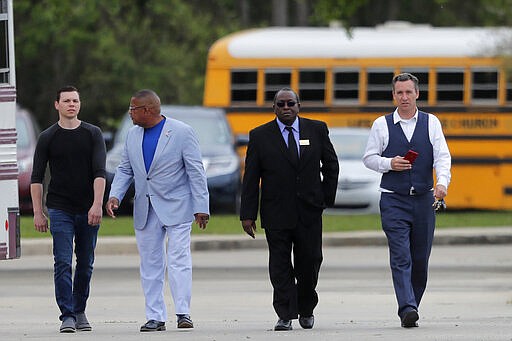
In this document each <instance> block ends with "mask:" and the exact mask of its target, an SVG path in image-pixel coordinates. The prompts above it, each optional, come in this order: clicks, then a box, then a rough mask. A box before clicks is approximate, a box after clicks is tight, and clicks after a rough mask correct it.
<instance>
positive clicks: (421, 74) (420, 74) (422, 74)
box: [400, 68, 429, 105]
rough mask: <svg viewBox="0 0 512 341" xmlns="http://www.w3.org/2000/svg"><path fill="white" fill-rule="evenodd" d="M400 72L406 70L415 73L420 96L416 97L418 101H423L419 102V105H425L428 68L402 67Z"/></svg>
mask: <svg viewBox="0 0 512 341" xmlns="http://www.w3.org/2000/svg"><path fill="white" fill-rule="evenodd" d="M400 72H408V73H411V74H413V75H415V76H416V77H417V78H418V82H419V83H420V84H419V90H420V97H418V102H421V101H424V103H419V104H421V105H425V103H426V102H427V100H428V83H429V78H428V69H416V68H403V69H402V70H400Z"/></svg>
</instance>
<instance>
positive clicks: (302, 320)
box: [299, 315, 315, 329]
mask: <svg viewBox="0 0 512 341" xmlns="http://www.w3.org/2000/svg"><path fill="white" fill-rule="evenodd" d="M299 324H300V326H301V327H302V328H304V329H311V328H313V325H314V324H315V317H314V316H313V315H311V316H301V317H299Z"/></svg>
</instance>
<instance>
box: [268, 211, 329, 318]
mask: <svg viewBox="0 0 512 341" xmlns="http://www.w3.org/2000/svg"><path fill="white" fill-rule="evenodd" d="M265 236H266V238H267V243H268V248H269V274H270V282H271V283H272V287H273V288H274V298H273V305H274V310H275V312H276V314H277V315H278V316H279V318H281V319H284V320H292V319H296V318H297V317H298V316H297V315H301V316H311V315H313V309H314V308H315V307H316V305H317V303H318V294H317V293H316V285H317V283H318V273H319V271H320V265H321V264H322V260H323V256H322V216H321V215H319V216H318V218H315V219H314V220H313V221H311V220H308V224H307V225H306V224H304V223H303V222H301V221H300V220H299V223H298V225H297V226H296V228H294V229H286V230H268V229H266V230H265ZM292 252H293V258H292ZM292 259H293V262H292Z"/></svg>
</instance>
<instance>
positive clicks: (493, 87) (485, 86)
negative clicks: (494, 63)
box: [471, 69, 498, 102]
mask: <svg viewBox="0 0 512 341" xmlns="http://www.w3.org/2000/svg"><path fill="white" fill-rule="evenodd" d="M471 77H472V80H471V86H472V88H471V89H472V96H471V98H472V99H473V100H491V101H493V102H496V101H497V100H498V71H497V70H496V69H472V72H471Z"/></svg>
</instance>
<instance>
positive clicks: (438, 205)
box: [432, 199, 446, 212]
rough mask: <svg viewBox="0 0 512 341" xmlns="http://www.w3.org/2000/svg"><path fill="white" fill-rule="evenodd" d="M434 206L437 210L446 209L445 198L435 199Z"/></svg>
mask: <svg viewBox="0 0 512 341" xmlns="http://www.w3.org/2000/svg"><path fill="white" fill-rule="evenodd" d="M432 207H433V208H434V211H436V212H439V211H444V210H446V203H445V202H444V199H436V201H434V203H433V204H432Z"/></svg>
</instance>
